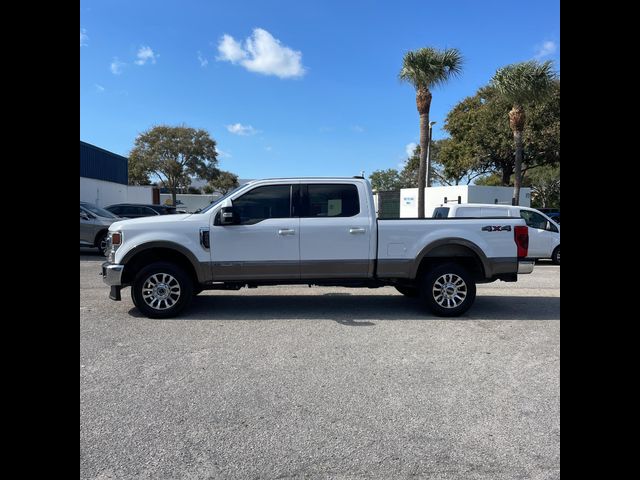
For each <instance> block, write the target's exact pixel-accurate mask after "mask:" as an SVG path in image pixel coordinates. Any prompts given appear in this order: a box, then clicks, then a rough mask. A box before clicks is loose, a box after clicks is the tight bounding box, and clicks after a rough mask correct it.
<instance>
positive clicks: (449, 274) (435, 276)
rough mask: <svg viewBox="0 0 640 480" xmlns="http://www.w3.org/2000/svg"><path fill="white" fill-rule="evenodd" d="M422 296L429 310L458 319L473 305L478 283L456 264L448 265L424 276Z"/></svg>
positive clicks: (440, 266) (441, 266)
mask: <svg viewBox="0 0 640 480" xmlns="http://www.w3.org/2000/svg"><path fill="white" fill-rule="evenodd" d="M420 295H421V296H422V298H423V300H424V301H425V303H426V304H427V307H428V308H429V310H431V311H432V312H433V313H435V314H436V315H438V316H440V317H457V316H458V315H462V314H463V313H464V312H466V311H467V310H468V309H469V308H470V307H471V305H473V302H474V300H475V298H476V283H475V280H474V279H473V277H472V276H471V274H469V272H467V271H466V270H465V269H464V268H463V267H461V266H460V265H458V264H456V263H446V264H443V265H439V266H437V267H435V268H433V269H432V270H430V271H429V272H427V273H426V274H425V275H424V277H423V279H422V284H421V288H420Z"/></svg>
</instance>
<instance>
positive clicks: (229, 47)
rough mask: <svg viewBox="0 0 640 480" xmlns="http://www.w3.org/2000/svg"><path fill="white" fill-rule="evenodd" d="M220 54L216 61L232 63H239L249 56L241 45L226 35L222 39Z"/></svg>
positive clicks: (219, 48)
mask: <svg viewBox="0 0 640 480" xmlns="http://www.w3.org/2000/svg"><path fill="white" fill-rule="evenodd" d="M218 52H220V55H219V56H218V57H216V60H222V61H227V62H231V63H238V62H239V61H240V60H242V59H243V58H245V57H246V56H247V53H246V52H245V51H244V50H243V49H242V46H241V45H240V43H238V42H236V41H235V40H234V38H233V37H232V36H231V35H227V34H226V33H225V34H224V35H223V36H222V38H221V39H220V43H219V44H218Z"/></svg>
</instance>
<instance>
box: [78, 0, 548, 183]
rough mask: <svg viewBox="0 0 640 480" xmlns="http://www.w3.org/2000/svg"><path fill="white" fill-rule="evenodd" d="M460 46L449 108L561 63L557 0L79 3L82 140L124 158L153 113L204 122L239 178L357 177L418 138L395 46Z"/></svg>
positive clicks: (444, 104)
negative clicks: (546, 63)
mask: <svg viewBox="0 0 640 480" xmlns="http://www.w3.org/2000/svg"><path fill="white" fill-rule="evenodd" d="M425 46H432V47H435V48H449V47H455V48H458V49H459V50H460V51H461V52H462V54H463V56H464V58H465V63H464V68H463V73H462V75H461V76H460V77H459V78H457V79H453V80H452V81H451V82H450V83H448V84H447V85H445V86H443V87H439V88H437V89H436V90H434V92H433V101H432V104H431V120H435V121H437V122H438V123H437V124H436V125H435V127H434V132H433V138H434V139H439V138H444V137H446V132H444V131H443V130H441V127H442V124H443V121H444V118H445V116H446V114H447V112H448V111H449V110H450V109H451V107H453V106H454V105H455V104H456V103H457V102H458V101H460V100H461V99H463V98H464V97H466V96H469V95H473V94H474V93H475V91H476V90H477V88H478V87H480V86H482V85H484V84H486V83H487V82H488V81H489V79H490V78H491V76H492V75H493V73H494V72H495V70H496V69H497V68H498V67H500V66H503V65H506V64H509V63H514V62H519V61H525V60H530V59H533V58H539V59H542V60H547V59H550V60H554V62H555V67H556V70H558V71H559V68H560V65H559V53H560V11H559V0H538V1H533V0H531V1H524V2H516V1H513V0H509V1H485V2H478V1H471V0H469V1H455V0H450V1H431V0H422V1H408V0H395V1H393V2H390V1H389V2H374V1H368V2H365V1H333V0H330V1H329V0H323V1H299V0H298V1H275V0H273V1H269V2H267V1H240V0H236V1H227V0H218V1H214V0H209V1H204V0H191V1H181V2H180V1H172V0H165V1H162V2H157V1H147V0H144V1H143V0H101V1H89V0H83V1H81V2H80V139H81V140H83V141H86V142H89V143H92V144H95V145H97V146H99V147H101V148H105V149H107V150H111V151H113V152H115V153H118V154H121V155H125V156H126V155H127V154H128V152H129V150H130V149H131V148H132V146H133V142H134V139H135V138H136V136H137V135H138V133H140V132H142V131H144V130H146V129H148V128H150V127H151V126H153V125H155V124H160V123H166V124H172V125H178V124H186V125H188V126H192V127H196V128H204V129H206V130H208V131H209V133H210V134H211V136H212V137H213V138H214V139H215V140H216V142H217V144H218V150H219V151H220V157H219V160H220V167H221V168H223V169H225V170H230V171H232V172H234V173H236V174H238V175H239V176H240V177H241V178H264V177H275V176H307V175H322V176H332V175H340V176H343V175H358V174H359V173H360V172H361V171H362V170H364V171H365V172H366V175H369V174H370V173H371V172H372V171H373V170H376V169H386V168H398V167H399V166H400V165H401V163H402V162H403V160H404V159H405V158H406V156H407V155H406V149H407V145H408V144H410V143H412V142H417V141H418V114H417V111H416V106H415V92H414V90H413V88H412V87H411V86H410V85H408V84H404V83H400V82H399V81H398V79H397V75H398V71H399V69H400V66H401V63H402V56H403V54H404V53H405V52H406V51H408V50H412V49H416V48H420V47H425Z"/></svg>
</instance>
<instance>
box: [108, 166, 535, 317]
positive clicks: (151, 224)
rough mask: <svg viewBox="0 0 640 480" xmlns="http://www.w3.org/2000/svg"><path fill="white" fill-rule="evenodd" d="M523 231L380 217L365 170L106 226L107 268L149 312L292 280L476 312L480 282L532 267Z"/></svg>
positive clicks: (271, 184)
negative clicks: (388, 290)
mask: <svg viewBox="0 0 640 480" xmlns="http://www.w3.org/2000/svg"><path fill="white" fill-rule="evenodd" d="M497 222H499V224H500V225H501V226H502V228H500V229H492V227H491V226H492V225H496V224H497ZM528 230H529V228H528V227H527V226H526V224H525V221H524V220H523V219H522V218H519V217H518V218H507V219H504V218H502V219H500V220H494V219H488V218H481V219H471V218H461V219H445V220H433V219H430V218H427V219H420V220H418V219H393V220H382V219H377V218H376V211H375V206H374V201H373V194H372V191H371V184H370V183H369V182H368V181H367V180H365V179H364V178H361V177H355V178H288V179H267V180H259V181H254V182H249V183H247V184H244V185H242V186H241V187H238V189H236V190H234V191H232V192H230V193H229V194H227V195H226V196H224V197H222V198H220V199H219V200H218V201H217V202H214V203H212V204H211V205H209V206H208V207H206V208H204V209H203V210H202V211H201V212H200V213H197V214H191V215H167V216H162V217H154V218H141V219H137V220H128V221H122V222H116V223H114V224H112V225H111V227H109V236H110V242H109V244H110V245H111V247H110V250H109V255H108V261H107V262H105V263H103V264H102V275H103V280H104V282H105V283H106V284H107V285H109V286H110V288H111V291H110V294H109V298H111V299H112V300H116V301H117V300H121V289H122V288H124V287H129V286H130V287H131V297H132V299H133V303H134V304H135V305H136V307H137V308H138V309H139V310H140V311H141V312H142V313H143V314H144V315H146V316H148V317H150V318H169V317H173V316H175V315H177V314H179V313H180V312H181V311H182V310H183V309H184V308H185V307H186V306H187V305H188V304H189V303H190V302H191V299H192V297H193V296H194V295H197V294H198V293H199V292H201V291H202V290H239V289H240V288H242V287H252V288H253V287H257V286H260V285H287V284H308V285H309V286H311V285H327V286H329V285H331V286H349V287H360V288H378V287H384V286H387V285H390V286H393V287H395V288H396V289H397V290H398V291H399V292H400V293H401V294H403V295H405V296H408V297H421V298H422V300H423V302H424V305H425V307H427V308H428V309H430V310H431V311H432V312H434V313H435V314H436V315H439V316H447V317H451V316H457V315H461V314H462V313H464V312H465V311H466V310H467V309H469V308H470V307H471V305H472V304H473V302H474V300H475V296H476V283H488V282H493V281H496V280H502V281H505V282H515V281H517V279H518V274H519V273H520V274H521V273H531V272H532V271H533V267H534V261H533V260H530V259H526V257H527V243H528Z"/></svg>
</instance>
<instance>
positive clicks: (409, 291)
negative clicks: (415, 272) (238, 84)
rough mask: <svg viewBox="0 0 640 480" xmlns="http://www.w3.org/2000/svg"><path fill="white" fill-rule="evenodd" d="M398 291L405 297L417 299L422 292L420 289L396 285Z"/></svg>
mask: <svg viewBox="0 0 640 480" xmlns="http://www.w3.org/2000/svg"><path fill="white" fill-rule="evenodd" d="M396 290H398V291H399V292H400V293H401V294H403V295H404V296H405V297H410V298H415V297H419V296H420V290H419V289H418V287H408V286H406V285H396Z"/></svg>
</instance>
